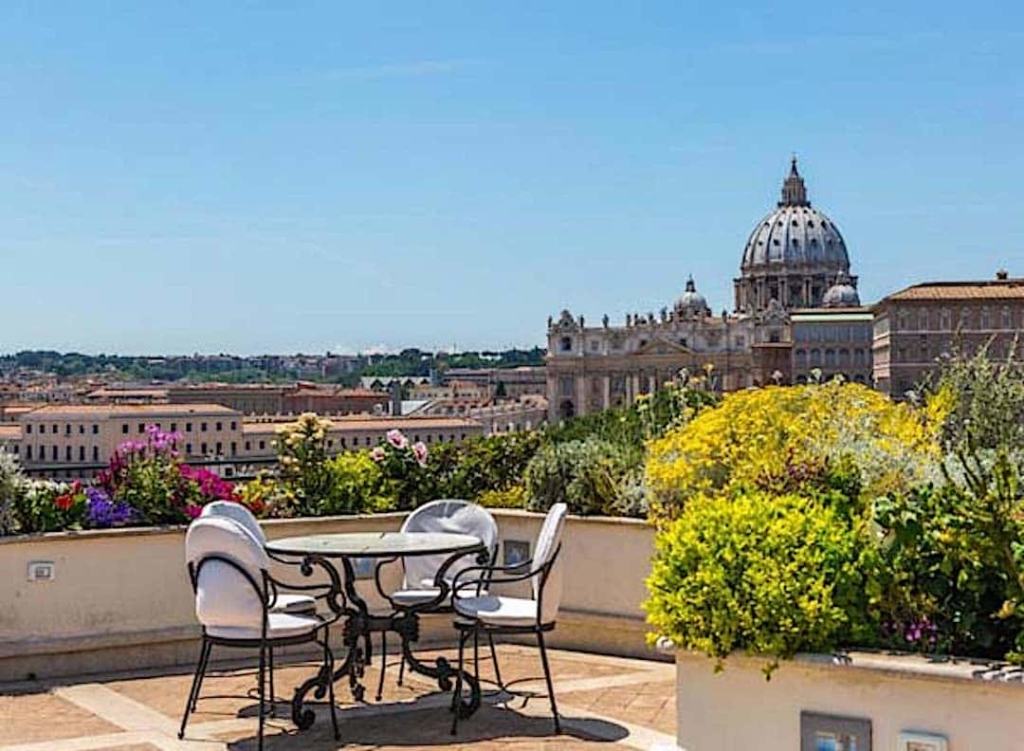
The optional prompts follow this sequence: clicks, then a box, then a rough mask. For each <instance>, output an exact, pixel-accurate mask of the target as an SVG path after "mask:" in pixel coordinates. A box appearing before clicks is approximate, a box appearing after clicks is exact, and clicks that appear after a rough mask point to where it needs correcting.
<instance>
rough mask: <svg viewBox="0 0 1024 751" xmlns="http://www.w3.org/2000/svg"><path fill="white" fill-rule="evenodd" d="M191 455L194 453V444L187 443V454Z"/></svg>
mask: <svg viewBox="0 0 1024 751" xmlns="http://www.w3.org/2000/svg"><path fill="white" fill-rule="evenodd" d="M191 455H192V444H191V443H186V444H185V456H191Z"/></svg>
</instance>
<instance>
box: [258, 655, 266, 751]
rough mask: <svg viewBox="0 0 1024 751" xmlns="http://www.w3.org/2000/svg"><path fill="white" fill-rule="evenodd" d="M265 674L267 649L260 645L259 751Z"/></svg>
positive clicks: (264, 719) (261, 747) (261, 735)
mask: <svg viewBox="0 0 1024 751" xmlns="http://www.w3.org/2000/svg"><path fill="white" fill-rule="evenodd" d="M266 672H267V647H265V646H264V645H262V644H261V645H260V678H259V680H260V730H259V751H263V725H264V723H265V721H266V719H267V718H266V715H265V714H264V713H263V703H264V700H265V695H264V692H265V683H266Z"/></svg>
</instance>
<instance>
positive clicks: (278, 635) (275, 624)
mask: <svg viewBox="0 0 1024 751" xmlns="http://www.w3.org/2000/svg"><path fill="white" fill-rule="evenodd" d="M322 625H323V621H321V620H320V619H319V618H316V617H314V616H311V615H292V614H291V613H273V612H272V613H270V615H269V616H268V617H267V638H268V639H286V638H288V637H292V636H302V635H303V634H310V633H312V632H314V631H316V630H317V629H318V628H320V626H322ZM206 633H208V634H209V635H210V636H215V637H217V638H219V639H259V638H260V636H261V629H260V628H259V627H255V628H249V627H247V626H208V627H207V629H206Z"/></svg>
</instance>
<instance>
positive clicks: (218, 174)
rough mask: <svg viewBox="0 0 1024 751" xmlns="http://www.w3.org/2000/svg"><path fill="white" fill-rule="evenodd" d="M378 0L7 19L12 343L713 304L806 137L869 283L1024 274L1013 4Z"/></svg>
mask: <svg viewBox="0 0 1024 751" xmlns="http://www.w3.org/2000/svg"><path fill="white" fill-rule="evenodd" d="M397 15H398V16H400V18H396V17H386V16H385V15H384V14H383V13H379V12H377V11H375V10H373V9H369V8H363V9H346V10H344V11H342V10H339V9H336V8H332V7H330V6H326V5H325V6H316V5H309V6H304V8H302V9H288V10H283V9H277V10H273V9H269V8H262V7H259V6H250V7H248V8H246V9H245V10H237V9H235V10H229V9H228V6H222V7H216V6H208V5H206V4H204V5H202V6H200V5H195V6H188V5H183V6H177V7H176V8H174V9H169V8H164V7H162V6H150V7H148V8H147V9H146V10H145V11H142V10H138V9H132V8H131V7H129V6H122V7H121V8H120V9H118V8H117V7H113V8H108V9H107V10H106V11H104V12H96V11H95V9H90V10H88V11H86V10H85V9H76V8H75V7H74V6H71V5H69V6H66V7H65V8H63V9H54V8H53V7H50V8H49V9H45V10H44V9H37V8H31V7H29V6H24V7H22V8H20V9H19V8H14V9H12V10H11V12H10V13H9V14H8V16H9V18H8V23H6V24H5V28H4V29H3V30H0V40H2V41H3V43H4V44H3V47H2V49H3V50H4V51H3V52H0V62H2V66H0V95H2V96H4V98H5V99H6V100H8V101H9V103H10V106H9V108H8V109H9V112H10V113H11V116H9V117H8V118H6V119H5V120H4V121H3V122H2V123H0V227H2V232H0V238H2V239H0V252H2V253H3V261H4V268H5V271H6V275H7V278H8V281H7V284H5V285H4V287H3V290H4V294H3V295H2V296H0V316H2V317H3V320H5V321H6V322H8V325H7V326H4V327H3V329H2V330H0V352H13V351H17V350H20V349H54V350H59V351H81V352H86V353H99V352H107V353H114V352H117V353H123V354H187V353H191V352H205V353H216V352H231V353H237V354H241V355H247V354H257V353H265V352H300V351H302V352H310V353H314V352H323V351H327V350H330V351H339V352H340V351H353V352H354V351H366V350H373V349H378V350H398V349H401V348H403V347H407V346H418V347H421V348H423V349H430V350H447V349H449V348H451V347H452V346H453V345H454V346H456V347H457V348H458V349H460V350H478V349H504V348H506V347H511V346H520V347H530V346H533V345H537V344H541V343H542V342H543V341H544V339H545V331H544V321H545V319H546V317H547V316H548V315H552V314H556V313H557V312H558V311H559V310H560V309H561V308H563V307H570V308H571V309H572V310H573V311H574V313H582V314H585V315H586V316H587V317H588V318H589V319H591V320H594V321H596V320H598V319H599V318H600V317H601V315H602V314H604V313H607V314H609V315H610V316H611V317H612V318H613V319H615V320H620V319H621V318H622V317H623V316H624V315H625V314H626V313H629V312H633V311H637V310H639V311H640V312H644V313H646V312H647V311H648V310H657V309H658V308H659V307H661V306H662V305H665V304H667V303H669V302H671V301H672V300H673V299H675V298H676V297H678V296H679V294H680V293H681V292H682V290H683V286H684V283H685V281H686V278H687V276H688V275H689V274H693V276H694V277H695V279H696V282H697V285H698V288H699V289H700V290H701V292H702V293H703V294H704V295H705V296H706V297H707V299H708V302H709V303H710V305H711V307H712V308H713V309H714V310H715V311H716V312H718V311H721V310H722V309H723V308H728V309H730V310H731V309H732V294H731V287H732V280H733V278H734V277H735V276H736V275H737V274H738V267H737V259H738V257H739V255H740V253H741V251H742V249H743V246H744V243H745V242H746V240H747V236H748V234H749V232H750V230H751V229H752V228H753V226H754V225H755V223H756V222H757V220H758V219H759V218H760V217H761V216H763V215H764V214H766V213H767V212H768V211H770V210H771V208H772V207H773V206H774V203H775V201H776V200H777V191H778V185H779V181H780V179H781V178H782V177H783V176H784V174H785V170H786V168H787V166H788V161H789V158H790V155H791V153H792V152H794V151H795V152H796V153H797V154H798V155H799V157H800V168H801V172H802V173H803V174H804V175H805V176H806V178H807V181H808V186H809V191H810V199H811V201H812V202H813V204H814V206H816V207H819V208H821V209H823V210H824V211H826V212H827V213H828V214H829V215H830V216H832V217H834V219H835V221H836V222H837V223H838V224H839V226H840V227H842V229H843V234H844V237H845V240H846V242H847V244H848V246H849V247H850V249H851V252H852V254H853V255H854V257H855V259H856V260H855V272H856V273H857V274H858V275H859V277H860V287H859V289H860V292H861V297H862V300H863V301H864V302H865V303H871V302H874V301H876V300H878V299H879V298H881V297H882V296H884V295H885V294H888V293H890V292H893V291H895V290H898V289H900V288H902V287H905V286H908V285H910V284H914V283H918V282H924V281H931V280H934V279H940V278H957V279H985V278H989V277H991V276H992V275H993V274H994V273H995V271H996V269H997V268H1000V267H1006V268H1007V269H1008V270H1009V271H1010V272H1011V274H1012V275H1014V276H1021V275H1022V272H1024V268H1022V267H1024V248H1021V246H1020V242H1019V237H1020V236H1021V234H1022V231H1024V212H1021V211H1020V210H1019V207H1020V205H1021V198H1022V188H1021V187H1020V185H1019V181H1018V179H1017V175H1018V174H1019V173H1020V171H1021V168H1022V167H1024V157H1022V155H1021V151H1020V148H1019V132H1020V125H1021V120H1022V119H1024V118H1022V117H1021V115H1022V107H1021V105H1022V102H1024V99H1022V95H1021V93H1020V91H1019V87H1018V85H1017V80H1018V78H1019V73H1020V69H1021V65H1020V63H1021V61H1022V60H1021V58H1022V53H1021V49H1020V44H1019V43H1020V41H1021V36H1020V34H1019V33H1017V32H1014V31H1012V29H1014V28H1019V23H1017V22H1019V21H1020V20H1021V19H1020V15H1021V11H1020V10H1019V9H1010V8H1007V9H1002V10H1000V9H998V8H997V9H990V8H970V9H963V8H959V7H956V6H953V5H951V4H938V5H936V4H930V5H928V6H924V5H919V4H908V5H904V6H902V7H901V8H900V9H898V10H893V9H879V8H871V7H865V6H862V5H857V6H846V5H841V4H840V5H836V6H834V7H832V8H830V12H829V14H828V15H827V16H826V15H822V16H816V15H813V14H808V15H804V14H799V15H798V14H794V13H791V12H788V13H778V12H772V11H768V10H763V9H760V8H757V7H755V6H753V5H751V6H749V7H745V6H744V5H742V4H728V5H724V6H721V7H716V8H714V9H711V10H707V11H706V12H704V13H702V15H701V17H700V18H697V17H695V16H692V15H690V14H688V13H686V12H685V11H684V10H680V9H678V8H674V7H673V6H671V5H669V4H659V5H654V6H651V7H650V8H649V9H648V11H647V12H646V13H645V14H644V15H643V16H639V15H636V16H630V15H621V14H619V13H617V12H615V11H613V10H612V9H611V7H610V6H603V7H602V6H588V7H587V12H582V11H581V7H580V6H571V5H566V6H562V7H560V8H558V9H540V8H533V7H528V6H521V7H518V8H516V9H515V10H513V9H509V8H503V9H498V8H490V9H479V8H478V9H474V12H473V13H472V14H468V13H466V12H465V10H464V9H460V8H458V7H456V6H445V5H442V6H433V7H432V8H431V9H430V10H427V9H423V8H418V7H415V6H410V8H409V9H408V10H407V11H406V12H404V13H402V14H397ZM761 112H770V113H771V116H770V117H766V116H763V115H761V114H759V113H761ZM40 301H45V303H46V304H45V305H40V304H39V303H40ZM12 323H16V325H11V324H12Z"/></svg>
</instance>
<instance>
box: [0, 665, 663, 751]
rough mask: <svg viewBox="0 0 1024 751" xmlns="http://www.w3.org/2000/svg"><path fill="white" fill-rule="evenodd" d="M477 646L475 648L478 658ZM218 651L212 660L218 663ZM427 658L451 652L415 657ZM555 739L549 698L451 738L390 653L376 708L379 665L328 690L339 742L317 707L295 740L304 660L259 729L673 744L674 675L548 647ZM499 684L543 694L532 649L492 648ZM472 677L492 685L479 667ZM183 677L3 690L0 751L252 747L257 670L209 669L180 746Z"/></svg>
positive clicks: (299, 748) (438, 745)
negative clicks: (292, 715) (401, 680)
mask: <svg viewBox="0 0 1024 751" xmlns="http://www.w3.org/2000/svg"><path fill="white" fill-rule="evenodd" d="M485 653H486V650H481V658H483V655H484V654H485ZM216 654H217V653H216V648H215V650H214V657H215V658H216ZM422 654H423V655H424V656H427V655H431V656H432V655H438V654H449V656H452V655H450V653H448V652H441V651H433V652H423V653H422ZM549 656H550V658H551V663H552V670H553V672H554V677H555V692H556V697H557V699H558V704H559V709H560V711H561V714H562V734H561V735H557V736H556V735H555V734H554V727H553V725H552V721H551V715H550V710H549V706H548V701H547V698H546V697H543V696H541V697H535V698H531V699H529V700H528V701H525V702H524V700H523V699H521V698H517V699H514V700H509V699H508V697H507V696H506V697H504V699H505V701H502V698H503V697H500V696H499V695H497V693H496V692H492V693H490V694H488V691H489V689H492V688H493V686H488V685H487V684H486V683H485V684H484V690H485V696H484V704H483V706H482V707H481V708H480V710H479V711H478V712H477V713H476V714H475V715H474V716H473V717H471V718H469V719H468V720H465V721H463V722H462V723H461V724H460V728H459V734H458V735H457V736H452V735H451V734H450V725H451V715H450V713H449V712H448V709H447V706H448V701H449V699H448V697H449V695H442V694H440V693H439V692H438V690H437V685H436V684H432V683H430V682H429V680H428V679H426V678H423V677H422V676H412V677H410V676H409V674H408V673H406V680H405V685H404V686H398V685H397V677H398V668H397V657H396V656H394V655H389V667H388V672H387V676H386V678H387V680H386V681H385V690H384V697H383V699H382V701H381V702H379V703H378V702H376V701H375V700H374V695H375V693H376V688H377V679H378V676H379V675H380V673H379V664H380V663H379V657H375V660H374V662H375V664H374V665H373V667H371V668H369V669H368V670H367V673H366V677H365V681H364V683H365V685H366V687H367V691H366V695H367V698H368V699H369V701H367V702H365V703H362V704H357V703H355V702H353V700H352V697H351V696H350V695H349V692H348V689H347V686H345V685H344V681H342V682H339V684H338V686H337V689H338V690H337V700H338V715H339V718H338V719H339V725H340V728H341V740H340V741H335V740H334V738H333V737H332V735H331V732H330V717H329V714H328V712H327V707H326V705H323V704H320V705H315V709H316V712H317V721H316V723H315V724H314V725H313V727H312V728H310V729H309V730H307V731H304V732H297V731H296V730H295V728H294V726H292V724H291V722H290V721H289V719H288V717H289V707H288V706H287V704H286V703H285V697H290V696H291V690H292V688H293V687H294V686H295V685H297V684H298V683H299V682H301V681H303V680H305V679H306V678H308V677H309V676H310V675H312V674H313V671H314V663H312V662H292V663H289V664H284V665H281V664H279V665H278V667H277V670H276V671H275V681H276V692H277V695H278V697H279V698H280V699H281V700H282V703H280V704H278V705H277V707H276V712H275V714H276V716H275V717H273V718H270V719H269V720H268V722H267V729H266V733H267V736H266V748H267V749H268V751H271V750H272V751H285V750H288V749H294V750H295V751H307V750H311V751H321V750H323V751H326V750H327V749H338V748H345V749H359V750H360V751H362V750H364V749H377V750H379V751H385V750H389V749H390V750H397V749H403V750H407V749H448V750H450V751H462V750H466V751H470V750H471V751H505V750H508V751H527V750H528V749H544V750H552V751H553V750H554V749H559V750H561V749H566V750H567V751H573V750H574V749H589V748H598V747H602V746H603V747H606V748H634V749H644V750H645V751H647V750H649V749H673V748H675V745H674V744H675V740H674V737H675V667H674V666H673V665H672V664H670V663H662V662H651V661H646V660H629V659H623V658H617V657H604V656H598V655H591V654H583V653H578V652H565V651H558V650H550V652H549ZM498 659H499V661H500V663H501V671H502V678H504V679H505V681H506V682H512V681H516V684H515V686H514V688H515V690H517V691H520V690H527V691H536V692H537V693H543V691H544V681H543V677H542V676H543V673H542V671H541V667H540V660H539V655H538V653H537V650H536V649H534V648H531V647H520V646H516V645H501V646H499V648H498ZM480 672H481V678H483V679H485V680H486V679H490V678H493V675H494V673H493V670H492V666H491V664H490V661H489V660H484V659H481V669H480ZM190 682H191V674H190V673H188V672H186V671H184V670H181V671H168V670H162V671H150V672H141V673H132V674H119V675H100V676H86V677H82V678H78V679H62V680H61V681H60V682H59V683H58V682H53V683H31V684H28V683H26V684H17V685H16V686H7V687H5V688H3V689H2V693H0V751H14V750H15V749H17V751H51V749H52V750H53V751H57V750H59V751H114V750H115V749H116V751H171V750H172V749H180V750H181V751H186V750H187V751H229V750H230V751H235V750H238V751H241V750H243V749H255V748H256V739H255V735H256V728H257V721H256V716H255V715H256V712H257V709H256V707H257V704H256V700H255V698H254V697H255V685H256V678H255V670H254V667H253V663H252V661H249V662H247V663H240V662H231V663H220V664H216V663H215V664H214V665H212V666H211V670H210V672H209V673H208V674H207V680H206V682H205V684H204V686H203V696H204V697H208V698H204V699H200V702H199V706H198V709H197V711H196V713H195V714H194V715H192V717H191V718H190V720H189V728H188V732H187V734H186V736H185V740H184V741H179V740H178V738H177V729H178V724H179V722H180V720H181V711H182V708H183V706H184V702H185V697H186V695H187V693H188V689H189V684H190Z"/></svg>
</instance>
